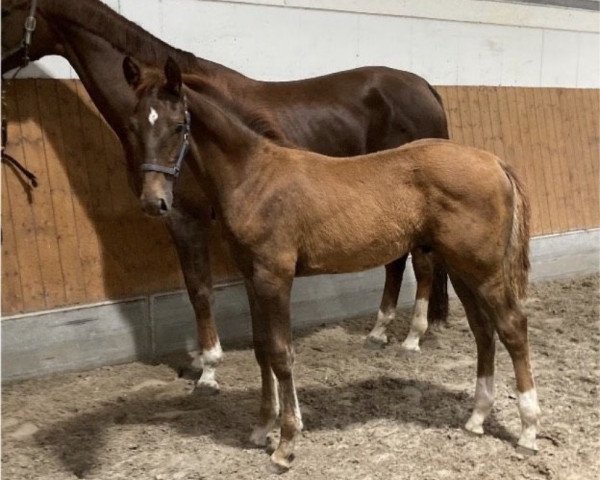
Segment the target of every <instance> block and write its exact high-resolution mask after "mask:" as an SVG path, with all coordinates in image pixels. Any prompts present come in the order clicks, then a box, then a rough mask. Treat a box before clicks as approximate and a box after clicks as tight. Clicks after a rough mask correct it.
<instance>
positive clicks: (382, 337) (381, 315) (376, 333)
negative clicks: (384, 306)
mask: <svg viewBox="0 0 600 480" xmlns="http://www.w3.org/2000/svg"><path fill="white" fill-rule="evenodd" d="M395 316H396V311H395V310H389V311H388V312H383V311H381V310H379V311H378V312H377V322H375V326H374V327H373V330H371V332H370V333H369V335H367V345H368V346H369V345H378V346H381V345H385V344H387V343H388V336H387V334H386V333H385V332H386V330H387V326H388V325H389V324H390V322H391V321H392V320H393V319H394V317H395Z"/></svg>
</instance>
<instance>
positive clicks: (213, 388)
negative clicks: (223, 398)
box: [196, 341, 223, 394]
mask: <svg viewBox="0 0 600 480" xmlns="http://www.w3.org/2000/svg"><path fill="white" fill-rule="evenodd" d="M198 358H199V363H200V368H202V375H201V376H200V379H199V380H198V382H197V383H196V390H197V391H198V392H199V393H208V394H210V393H217V392H218V391H219V384H218V383H217V381H216V380H215V374H216V368H215V367H216V366H217V364H218V363H219V362H220V361H221V359H222V358H223V349H222V348H221V343H220V342H218V341H217V344H216V345H215V346H214V347H212V348H211V349H209V350H204V351H202V353H201V354H200V355H199V357H198Z"/></svg>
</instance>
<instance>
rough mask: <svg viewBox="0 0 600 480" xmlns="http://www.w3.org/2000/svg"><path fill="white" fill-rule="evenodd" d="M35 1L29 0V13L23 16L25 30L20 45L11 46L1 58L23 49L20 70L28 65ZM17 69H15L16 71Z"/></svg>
mask: <svg viewBox="0 0 600 480" xmlns="http://www.w3.org/2000/svg"><path fill="white" fill-rule="evenodd" d="M37 3H38V0H32V2H31V7H30V8H29V15H28V16H27V17H26V18H25V24H24V25H23V27H24V29H25V32H24V33H23V40H22V41H21V45H19V46H18V47H15V48H13V49H12V50H10V51H9V52H8V53H7V54H6V55H3V56H2V60H3V61H4V59H6V58H8V57H10V56H11V55H14V54H15V53H17V52H20V51H21V50H23V59H22V64H21V66H20V67H19V70H21V68H23V67H26V66H27V65H29V62H30V61H31V60H30V58H29V47H31V39H32V37H33V32H35V27H36V26H37V20H36V18H35V12H36V10H37ZM19 70H17V73H18V71H19ZM15 75H16V74H15Z"/></svg>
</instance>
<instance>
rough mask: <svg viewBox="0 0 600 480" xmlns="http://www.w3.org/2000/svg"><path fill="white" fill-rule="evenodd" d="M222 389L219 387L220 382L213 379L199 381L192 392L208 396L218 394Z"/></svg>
mask: <svg viewBox="0 0 600 480" xmlns="http://www.w3.org/2000/svg"><path fill="white" fill-rule="evenodd" d="M220 391H221V387H219V384H218V383H217V382H216V381H215V380H211V381H208V382H202V381H198V383H196V386H195V387H194V391H193V392H192V393H193V394H194V395H198V396H200V397H208V396H211V395H216V394H217V393H219V392H220Z"/></svg>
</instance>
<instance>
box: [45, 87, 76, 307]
mask: <svg viewBox="0 0 600 480" xmlns="http://www.w3.org/2000/svg"><path fill="white" fill-rule="evenodd" d="M36 93H37V98H38V106H39V110H40V126H41V127H42V133H43V136H44V152H45V157H46V169H47V174H48V185H49V187H50V189H51V192H52V198H51V202H52V206H53V210H54V222H55V225H56V232H57V241H58V252H59V255H60V263H61V268H62V273H63V286H64V290H65V303H66V304H67V305H74V304H77V303H80V302H83V301H85V300H86V294H85V288H84V285H83V283H82V281H81V278H82V267H81V260H80V258H79V250H78V238H77V230H76V226H75V213H74V210H73V192H72V189H71V184H70V182H69V177H68V172H67V166H66V165H65V163H64V160H63V159H64V147H63V133H62V130H61V128H60V123H59V122H57V121H56V119H57V118H59V117H60V110H59V105H58V99H57V96H56V86H55V80H48V79H38V80H36ZM57 306H58V304H57V303H56V302H53V303H52V305H49V306H48V307H49V308H53V307H57Z"/></svg>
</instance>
